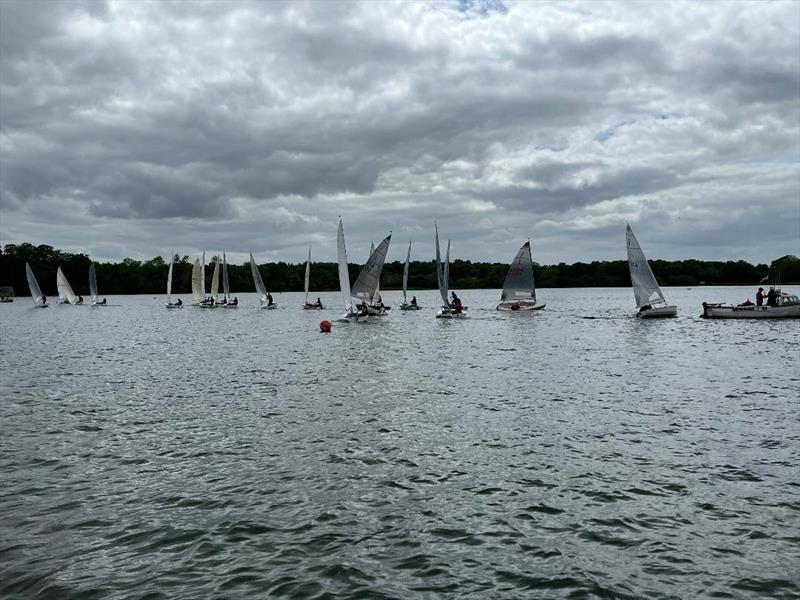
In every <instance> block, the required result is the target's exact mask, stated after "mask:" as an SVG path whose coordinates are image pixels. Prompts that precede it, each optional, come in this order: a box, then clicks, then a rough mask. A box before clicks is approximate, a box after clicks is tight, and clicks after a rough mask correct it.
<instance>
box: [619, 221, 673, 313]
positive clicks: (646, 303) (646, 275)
mask: <svg viewBox="0 0 800 600" xmlns="http://www.w3.org/2000/svg"><path fill="white" fill-rule="evenodd" d="M625 245H626V247H627V249H628V269H629V270H630V273H631V285H632V286H633V295H634V297H635V298H636V306H637V307H638V309H639V312H637V313H636V316H637V317H641V318H642V319H652V318H660V317H677V316H678V307H677V306H672V305H669V304H667V301H666V299H664V294H663V293H662V292H661V288H660V287H658V282H657V281H656V276H655V275H653V270H652V269H651V268H650V265H649V263H648V262H647V258H646V257H645V255H644V252H643V251H642V248H641V246H639V242H638V241H637V239H636V236H635V235H633V230H632V229H631V226H630V225H625Z"/></svg>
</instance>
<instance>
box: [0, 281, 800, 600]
mask: <svg viewBox="0 0 800 600" xmlns="http://www.w3.org/2000/svg"><path fill="white" fill-rule="evenodd" d="M786 291H788V290H786ZM754 292H755V288H698V289H693V290H688V289H683V288H675V289H669V288H667V289H665V293H666V295H667V298H668V299H669V300H670V301H671V302H673V303H676V304H677V305H678V309H679V317H678V318H677V319H671V320H662V321H642V320H637V319H635V318H633V313H634V307H633V294H632V292H631V291H630V290H629V289H559V290H549V289H545V290H540V300H542V301H545V302H547V309H546V310H544V311H542V312H540V313H537V314H517V313H511V314H509V313H503V314H500V313H497V312H496V311H495V310H493V309H494V305H495V303H496V301H497V297H498V292H497V291H487V290H481V291H464V292H463V293H461V296H462V299H463V301H464V304H465V305H467V306H469V307H470V310H469V314H470V315H471V317H472V318H471V319H469V320H463V321H443V320H439V319H435V318H434V307H435V305H436V297H437V293H436V292H432V291H431V292H417V297H418V298H419V300H420V304H422V305H424V306H425V307H426V308H425V309H424V310H420V311H418V312H416V313H402V312H400V311H399V310H397V309H395V310H392V311H391V313H390V315H389V316H387V317H386V318H384V319H382V320H377V321H373V322H368V323H364V324H354V325H342V326H337V327H334V329H333V332H332V333H331V334H327V335H324V334H321V333H320V332H319V328H318V324H319V321H320V320H321V319H323V318H327V319H332V318H335V317H336V316H338V315H339V314H340V313H341V309H339V308H337V309H336V310H326V311H322V312H317V311H302V310H300V308H299V307H300V304H301V303H302V295H301V294H276V300H277V302H278V303H279V304H280V306H281V308H280V309H279V310H274V311H264V310H259V309H258V308H256V306H255V305H256V301H255V296H254V295H253V294H239V299H240V302H241V306H240V307H239V308H238V309H236V310H223V309H217V310H213V311H209V310H200V309H197V308H191V307H186V308H184V309H183V310H171V311H169V310H165V309H164V308H163V306H162V304H163V298H154V297H152V296H126V297H111V298H109V302H110V303H113V304H117V305H118V306H109V307H106V308H90V307H70V306H51V307H49V308H47V309H45V310H37V309H33V308H32V307H31V304H30V301H29V299H28V298H18V299H17V301H16V302H15V303H13V304H6V305H0V378H1V380H2V386H3V400H2V402H0V423H2V437H1V438H0V478H1V480H2V484H1V486H0V596H2V597H18V598H57V599H67V598H81V599H83V598H94V597H97V598H187V599H189V598H192V599H194V598H211V597H219V598H223V597H224V598H254V597H265V596H270V597H284V598H333V597H336V598H454V599H455V598H458V599H461V598H474V599H493V598H586V597H602V598H612V597H618V598H711V597H714V598H753V597H764V598H797V597H800V570H799V567H798V565H799V564H800V561H799V560H798V555H799V553H800V453H799V452H798V449H799V448H800V426H799V423H800V420H799V419H798V417H799V416H800V411H798V397H799V396H800V372H799V369H800V367H799V366H798V364H799V361H798V358H799V356H800V322H798V321H708V320H702V319H700V318H698V315H699V314H700V312H701V307H700V303H701V302H702V301H703V300H707V301H742V300H744V299H745V298H746V297H748V296H749V297H751V298H752V297H753V294H754ZM320 295H321V297H322V299H323V302H326V303H327V304H330V305H331V306H337V307H338V305H339V302H340V296H339V294H338V293H336V294H334V293H326V294H320ZM399 297H400V294H399V293H398V292H386V293H385V294H384V299H385V300H386V301H388V303H389V304H398V301H399ZM184 301H185V302H186V301H188V298H187V297H184ZM585 317H596V318H585Z"/></svg>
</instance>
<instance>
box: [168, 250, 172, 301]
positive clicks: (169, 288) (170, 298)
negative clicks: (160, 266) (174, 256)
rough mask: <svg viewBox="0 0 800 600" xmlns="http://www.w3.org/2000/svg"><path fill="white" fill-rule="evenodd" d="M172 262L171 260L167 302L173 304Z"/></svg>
mask: <svg viewBox="0 0 800 600" xmlns="http://www.w3.org/2000/svg"><path fill="white" fill-rule="evenodd" d="M172 263H173V261H172V260H170V261H169V271H167V304H172Z"/></svg>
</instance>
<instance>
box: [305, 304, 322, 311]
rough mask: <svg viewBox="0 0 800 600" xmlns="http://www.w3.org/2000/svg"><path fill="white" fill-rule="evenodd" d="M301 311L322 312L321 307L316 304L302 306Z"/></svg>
mask: <svg viewBox="0 0 800 600" xmlns="http://www.w3.org/2000/svg"><path fill="white" fill-rule="evenodd" d="M303 310H322V307H321V306H317V305H316V304H303Z"/></svg>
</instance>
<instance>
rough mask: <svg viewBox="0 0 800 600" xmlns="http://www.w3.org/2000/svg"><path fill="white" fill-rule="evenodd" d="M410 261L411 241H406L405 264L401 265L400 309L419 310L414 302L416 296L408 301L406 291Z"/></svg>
mask: <svg viewBox="0 0 800 600" xmlns="http://www.w3.org/2000/svg"><path fill="white" fill-rule="evenodd" d="M410 261H411V242H408V252H407V253H406V264H405V266H404V267H403V303H402V304H401V305H400V310H419V305H418V304H417V302H416V299H417V297H416V296H414V302H409V301H408V297H407V296H406V292H407V291H408V265H409V262H410Z"/></svg>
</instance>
